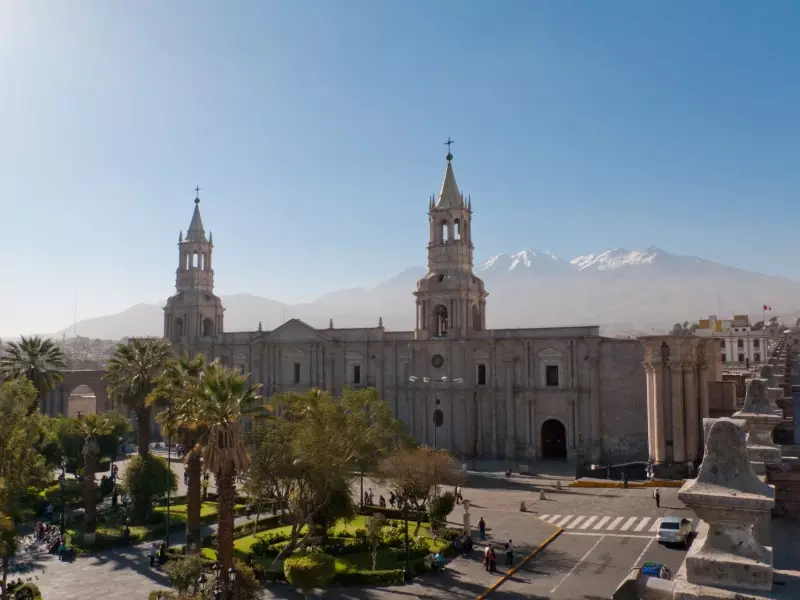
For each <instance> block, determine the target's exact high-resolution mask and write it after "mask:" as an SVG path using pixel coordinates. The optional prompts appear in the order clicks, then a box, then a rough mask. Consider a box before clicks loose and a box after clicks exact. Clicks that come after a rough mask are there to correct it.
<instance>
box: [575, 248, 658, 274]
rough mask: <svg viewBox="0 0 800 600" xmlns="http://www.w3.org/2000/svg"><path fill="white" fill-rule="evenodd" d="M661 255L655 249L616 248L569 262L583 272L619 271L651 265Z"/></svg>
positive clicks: (579, 257)
mask: <svg viewBox="0 0 800 600" xmlns="http://www.w3.org/2000/svg"><path fill="white" fill-rule="evenodd" d="M660 253H661V254H663V251H662V250H660V249H658V248H655V247H650V248H645V249H644V250H626V249H625V248H615V249H613V250H606V251H605V252H601V253H600V254H587V255H586V256H576V257H575V258H573V259H572V260H571V261H569V262H570V264H572V265H574V266H575V267H577V268H578V269H579V270H581V271H583V270H584V269H596V270H598V271H608V270H611V269H619V268H620V267H631V266H637V265H651V264H653V262H654V261H655V260H656V257H657V256H658V255H659V254H660Z"/></svg>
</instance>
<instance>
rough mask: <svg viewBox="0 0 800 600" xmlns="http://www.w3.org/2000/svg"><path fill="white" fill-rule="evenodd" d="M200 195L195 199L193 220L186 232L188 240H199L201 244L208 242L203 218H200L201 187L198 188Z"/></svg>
mask: <svg viewBox="0 0 800 600" xmlns="http://www.w3.org/2000/svg"><path fill="white" fill-rule="evenodd" d="M196 192H197V193H198V196H197V197H195V199H194V213H192V222H191V223H189V230H188V231H187V232H186V241H187V242H199V243H201V244H206V243H208V240H207V239H206V232H205V230H203V219H201V218H200V196H199V193H200V188H199V187H198V188H197V189H196Z"/></svg>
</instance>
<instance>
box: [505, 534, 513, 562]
mask: <svg viewBox="0 0 800 600" xmlns="http://www.w3.org/2000/svg"><path fill="white" fill-rule="evenodd" d="M513 565H514V543H513V542H512V541H511V540H508V542H506V566H507V567H511V566H513Z"/></svg>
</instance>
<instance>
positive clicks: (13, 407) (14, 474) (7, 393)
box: [0, 378, 49, 600]
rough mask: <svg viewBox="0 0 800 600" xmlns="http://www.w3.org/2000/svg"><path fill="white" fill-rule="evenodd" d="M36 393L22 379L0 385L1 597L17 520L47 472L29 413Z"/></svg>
mask: <svg viewBox="0 0 800 600" xmlns="http://www.w3.org/2000/svg"><path fill="white" fill-rule="evenodd" d="M38 399H39V392H38V390H37V389H36V388H35V387H34V385H33V384H32V383H31V382H30V381H28V380H27V379H24V378H19V379H12V380H10V381H6V382H5V383H3V384H2V386H0V515H2V517H3V518H2V519H0V556H1V557H2V570H3V581H2V583H3V596H2V598H3V600H6V599H7V598H8V594H7V593H6V579H7V575H8V568H9V566H10V563H11V560H12V559H13V557H14V555H15V553H16V551H17V539H18V529H17V525H18V524H19V523H24V522H25V521H26V520H27V519H29V518H30V517H31V516H32V515H33V513H34V510H33V506H34V494H32V492H35V491H36V490H37V489H41V488H43V487H44V485H45V484H46V482H47V479H48V476H49V472H48V468H47V464H46V462H45V459H44V457H43V456H42V455H41V454H40V453H39V452H38V450H37V448H36V444H37V443H38V441H39V438H40V428H39V424H38V422H37V418H36V417H35V416H32V415H31V414H30V411H31V407H32V406H36V404H37V402H38Z"/></svg>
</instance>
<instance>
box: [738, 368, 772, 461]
mask: <svg viewBox="0 0 800 600" xmlns="http://www.w3.org/2000/svg"><path fill="white" fill-rule="evenodd" d="M776 411H779V409H778V407H777V406H775V405H774V404H771V403H770V402H769V398H768V396H767V380H766V379H748V380H747V392H746V394H745V398H744V406H743V407H742V410H740V411H738V412H736V413H734V414H733V418H734V419H740V420H742V421H744V422H745V428H746V430H747V456H748V458H749V459H750V462H751V463H752V464H753V468H754V469H755V470H756V473H758V474H759V475H766V472H767V471H766V467H765V466H764V464H765V463H769V464H778V463H780V462H781V449H780V446H778V445H777V444H775V443H774V442H773V441H772V430H773V429H775V427H776V426H778V425H779V424H780V423H781V421H782V420H783V418H782V416H781V415H780V414H779V412H776Z"/></svg>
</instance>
